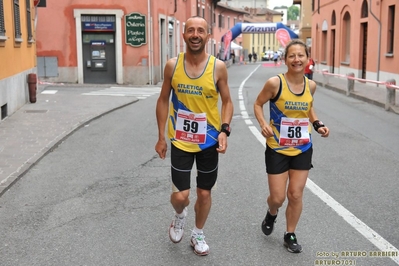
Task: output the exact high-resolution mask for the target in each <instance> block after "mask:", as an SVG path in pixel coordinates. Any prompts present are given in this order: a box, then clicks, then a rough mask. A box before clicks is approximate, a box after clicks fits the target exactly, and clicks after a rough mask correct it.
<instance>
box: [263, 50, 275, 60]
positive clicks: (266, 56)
mask: <svg viewBox="0 0 399 266" xmlns="http://www.w3.org/2000/svg"><path fill="white" fill-rule="evenodd" d="M273 55H274V52H273V51H266V52H264V53H263V54H262V61H272V60H273Z"/></svg>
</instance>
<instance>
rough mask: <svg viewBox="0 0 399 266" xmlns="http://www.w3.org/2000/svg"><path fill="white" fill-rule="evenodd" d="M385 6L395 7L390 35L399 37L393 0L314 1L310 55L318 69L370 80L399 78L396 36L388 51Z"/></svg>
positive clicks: (386, 8) (387, 10) (398, 49)
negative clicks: (392, 30)
mask: <svg viewBox="0 0 399 266" xmlns="http://www.w3.org/2000/svg"><path fill="white" fill-rule="evenodd" d="M389 7H391V8H392V7H393V8H395V10H396V17H395V19H394V25H395V29H394V31H395V32H394V34H393V35H394V36H399V35H398V34H399V12H398V11H399V3H398V1H397V0H384V1H381V0H356V1H346V0H339V1H332V0H320V6H318V5H317V2H316V1H315V6H314V12H313V16H312V56H313V58H314V59H316V60H317V63H318V68H319V69H327V70H329V71H330V72H334V73H339V74H347V73H354V74H355V76H356V77H358V78H365V79H370V80H380V81H386V80H388V79H392V78H393V79H396V80H399V60H398V58H397V57H398V56H399V45H398V43H397V42H398V39H397V38H396V40H394V43H395V45H394V48H393V52H392V53H391V52H389V51H388V35H389V29H388V28H389V27H388V24H389V15H388V13H389ZM334 13H335V25H334V15H333V14H334ZM349 17H350V19H349V20H350V23H349V24H348V21H349V20H348V18H349ZM348 25H350V26H348ZM334 36H335V38H334ZM348 46H349V47H350V48H349V49H348ZM395 57H396V58H395Z"/></svg>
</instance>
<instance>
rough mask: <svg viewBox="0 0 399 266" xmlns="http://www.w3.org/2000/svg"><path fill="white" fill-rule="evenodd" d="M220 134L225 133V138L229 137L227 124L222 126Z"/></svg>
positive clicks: (229, 130)
mask: <svg viewBox="0 0 399 266" xmlns="http://www.w3.org/2000/svg"><path fill="white" fill-rule="evenodd" d="M220 132H223V133H225V134H226V136H227V137H228V136H230V132H231V129H230V125H229V124H227V123H224V124H222V129H221V130H220Z"/></svg>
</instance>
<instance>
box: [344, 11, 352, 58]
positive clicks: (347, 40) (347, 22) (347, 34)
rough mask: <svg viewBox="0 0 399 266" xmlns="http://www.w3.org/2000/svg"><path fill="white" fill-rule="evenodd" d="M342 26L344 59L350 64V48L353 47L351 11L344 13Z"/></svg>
mask: <svg viewBox="0 0 399 266" xmlns="http://www.w3.org/2000/svg"><path fill="white" fill-rule="evenodd" d="M343 22H344V23H343V28H342V40H343V43H342V51H343V53H342V61H344V62H345V63H347V64H349V62H350V48H351V45H350V44H351V16H350V15H349V12H346V13H345V15H344V21H343Z"/></svg>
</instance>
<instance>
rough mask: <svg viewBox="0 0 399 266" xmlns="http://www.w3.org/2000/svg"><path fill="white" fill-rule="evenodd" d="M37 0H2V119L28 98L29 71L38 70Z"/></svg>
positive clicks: (0, 67)
mask: <svg viewBox="0 0 399 266" xmlns="http://www.w3.org/2000/svg"><path fill="white" fill-rule="evenodd" d="M34 2H37V1H33V0H15V1H4V0H0V107H1V120H3V119H5V118H6V117H7V116H9V115H11V114H12V113H14V112H15V111H16V110H18V109H19V108H21V107H22V106H23V105H24V104H25V103H27V102H28V99H29V95H28V84H27V75H28V74H30V73H36V46H35V40H36V39H35V38H36V36H35V28H34V24H35V14H36V8H35V5H34Z"/></svg>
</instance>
